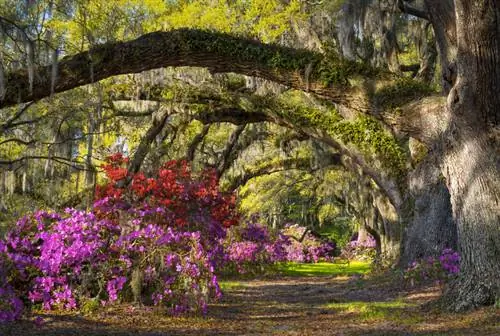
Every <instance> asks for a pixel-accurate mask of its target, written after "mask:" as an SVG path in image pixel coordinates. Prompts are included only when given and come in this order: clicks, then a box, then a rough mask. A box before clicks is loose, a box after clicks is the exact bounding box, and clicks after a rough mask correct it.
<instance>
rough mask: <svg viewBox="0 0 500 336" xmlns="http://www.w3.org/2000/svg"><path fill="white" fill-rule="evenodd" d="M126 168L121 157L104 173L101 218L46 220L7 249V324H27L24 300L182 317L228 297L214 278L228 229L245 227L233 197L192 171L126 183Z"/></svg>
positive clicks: (34, 219)
mask: <svg viewBox="0 0 500 336" xmlns="http://www.w3.org/2000/svg"><path fill="white" fill-rule="evenodd" d="M126 161H127V159H126V158H123V157H121V156H120V155H115V156H113V157H112V158H111V159H110V161H109V163H108V164H107V165H106V166H105V167H104V168H105V171H106V173H107V176H108V179H109V183H108V184H107V185H105V186H103V187H100V189H99V191H98V200H97V201H96V203H95V205H94V211H93V212H83V211H78V210H75V209H67V210H66V211H65V212H64V213H62V214H58V213H53V212H44V211H39V212H36V213H35V214H33V215H30V216H25V217H23V218H21V219H20V220H19V221H18V222H17V224H16V226H15V227H14V228H13V229H12V230H11V231H10V232H9V233H8V234H7V236H6V238H5V240H4V241H3V242H2V241H0V298H1V299H2V300H1V302H2V303H1V304H0V321H10V320H13V319H15V318H18V317H19V316H20V314H21V308H22V305H21V301H20V299H19V298H22V299H23V300H30V301H31V302H32V303H34V304H40V305H41V307H42V308H43V309H46V310H50V309H76V308H78V307H79V306H80V305H81V303H82V302H86V301H88V300H89V299H92V300H100V301H101V303H102V304H109V303H112V302H115V301H117V300H123V301H132V300H134V301H138V302H139V301H140V302H143V303H145V304H151V305H157V306H163V307H165V308H166V309H167V310H168V312H170V313H171V314H182V313H186V312H203V313H204V312H205V311H206V307H207V303H208V301H209V300H210V299H213V298H217V297H219V296H220V289H219V285H218V282H217V277H216V276H215V273H214V270H215V267H216V266H217V265H218V264H219V263H221V262H222V261H223V260H224V255H223V247H222V245H221V240H222V239H223V238H224V237H225V228H226V227H230V226H232V225H234V224H236V223H237V222H238V216H237V213H236V211H235V209H234V197H233V196H232V195H225V194H222V193H221V192H220V191H219V190H218V187H217V186H218V183H217V179H216V177H215V174H214V173H213V172H210V171H207V172H204V173H202V174H201V176H200V177H199V178H198V179H195V178H193V177H192V175H191V173H190V171H189V168H188V167H187V165H186V164H185V163H184V162H169V163H167V164H165V165H164V166H163V167H162V168H161V169H160V170H159V171H158V173H157V174H156V175H155V176H153V177H150V178H146V177H145V176H144V174H142V173H139V174H136V175H135V176H127V174H126V169H125V168H124V167H123V166H124V164H126ZM127 179H130V181H127ZM126 182H130V186H131V187H130V188H129V187H127V183H126Z"/></svg>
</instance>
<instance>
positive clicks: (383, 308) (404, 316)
mask: <svg viewBox="0 0 500 336" xmlns="http://www.w3.org/2000/svg"><path fill="white" fill-rule="evenodd" d="M324 307H325V308H329V309H334V310H336V311H339V312H342V313H347V314H349V315H351V317H350V318H352V319H354V320H358V321H359V322H373V321H393V322H397V323H400V324H406V325H411V324H416V323H419V322H421V321H422V320H423V317H422V316H420V315H419V314H418V313H415V312H414V311H412V309H413V308H415V307H416V304H413V303H408V302H404V301H403V300H402V299H400V298H399V299H395V300H392V301H373V302H369V301H351V302H340V303H339V302H335V303H329V304H326V305H325V306H324Z"/></svg>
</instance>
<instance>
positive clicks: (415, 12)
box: [398, 0, 429, 20]
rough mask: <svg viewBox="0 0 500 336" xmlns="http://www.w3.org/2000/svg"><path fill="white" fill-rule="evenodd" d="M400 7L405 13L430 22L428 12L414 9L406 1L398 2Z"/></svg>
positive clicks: (400, 0) (399, 0)
mask: <svg viewBox="0 0 500 336" xmlns="http://www.w3.org/2000/svg"><path fill="white" fill-rule="evenodd" d="M398 7H399V10H401V11H402V12H403V13H406V14H410V15H413V16H415V17H418V18H421V19H424V20H429V15H428V14H427V11H426V10H424V9H420V8H417V7H413V6H412V5H410V4H408V3H407V2H406V1H404V0H398Z"/></svg>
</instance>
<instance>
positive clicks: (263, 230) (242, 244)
mask: <svg viewBox="0 0 500 336" xmlns="http://www.w3.org/2000/svg"><path fill="white" fill-rule="evenodd" d="M304 230H306V228H304V227H300V226H298V225H288V226H286V227H285V228H284V229H283V230H281V231H280V232H275V233H272V232H270V231H269V229H268V228H267V227H266V226H263V225H261V224H257V223H249V224H247V225H246V226H240V227H234V228H232V229H231V230H229V233H228V236H227V238H226V240H225V242H224V244H225V247H226V258H227V262H226V271H229V272H235V271H236V272H238V273H248V272H260V271H262V270H265V269H266V267H267V266H270V265H272V264H274V263H276V262H284V261H292V262H318V261H319V260H320V259H321V258H323V259H329V258H330V254H331V252H332V251H333V250H335V245H334V244H333V243H324V242H321V241H320V240H318V239H317V238H315V237H314V236H312V235H311V234H306V236H305V237H304V239H303V240H302V241H300V242H299V241H298V240H296V239H300V238H301V237H302V234H303V233H304ZM291 237H294V238H296V239H292V238H291Z"/></svg>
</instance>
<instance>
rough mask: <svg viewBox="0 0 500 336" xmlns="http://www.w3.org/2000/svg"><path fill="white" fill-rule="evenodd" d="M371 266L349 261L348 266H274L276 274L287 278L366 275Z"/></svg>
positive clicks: (319, 264) (365, 263)
mask: <svg viewBox="0 0 500 336" xmlns="http://www.w3.org/2000/svg"><path fill="white" fill-rule="evenodd" d="M370 270H371V265H370V263H369V262H366V261H351V262H350V263H349V264H336V263H329V262H319V263H316V264H299V263H282V264H278V265H276V272H279V273H280V274H282V275H287V276H338V275H354V274H366V273H368V272H369V271H370Z"/></svg>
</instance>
